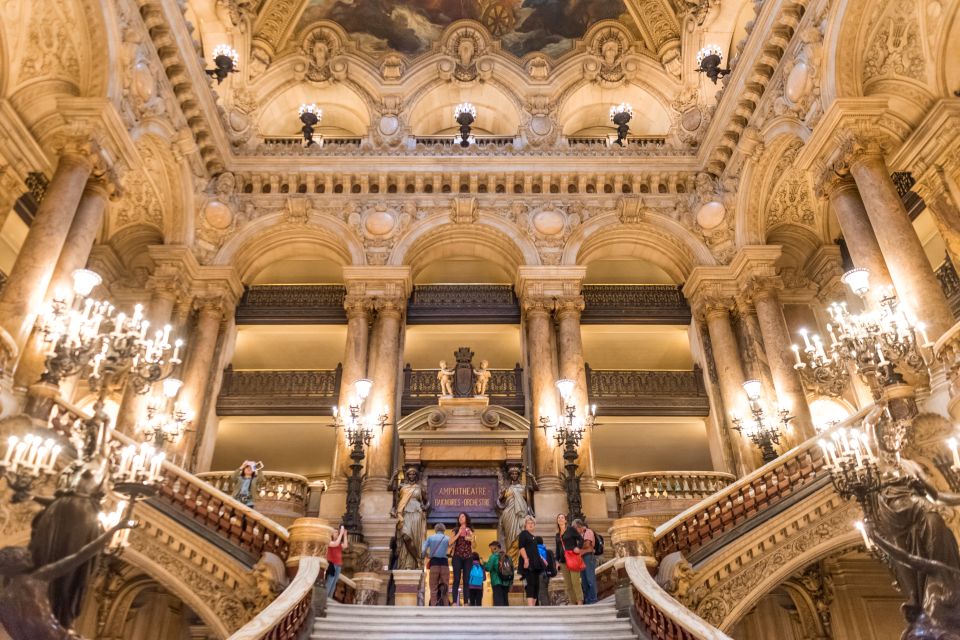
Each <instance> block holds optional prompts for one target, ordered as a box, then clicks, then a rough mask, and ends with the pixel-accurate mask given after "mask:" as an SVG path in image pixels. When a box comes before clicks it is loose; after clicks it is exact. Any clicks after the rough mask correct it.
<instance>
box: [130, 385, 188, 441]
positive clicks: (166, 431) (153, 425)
mask: <svg viewBox="0 0 960 640" xmlns="http://www.w3.org/2000/svg"><path fill="white" fill-rule="evenodd" d="M182 384H183V382H181V381H180V380H177V379H176V378H167V379H166V380H164V381H163V385H162V393H161V394H160V395H152V396H151V397H150V399H149V400H147V411H146V419H145V420H144V421H142V422H141V423H140V425H139V426H138V431H139V432H140V434H141V435H142V436H143V438H144V439H145V440H148V441H149V440H152V441H153V445H154V446H155V447H156V448H157V449H162V448H163V446H164V443H167V442H169V443H171V444H172V443H174V442H176V441H177V440H179V439H180V437H181V436H182V435H183V434H184V432H186V431H187V427H189V426H190V418H189V416H188V415H187V412H186V411H184V410H183V409H182V408H181V407H180V403H179V402H177V400H176V398H177V394H178V393H179V391H180V387H181V385H182Z"/></svg>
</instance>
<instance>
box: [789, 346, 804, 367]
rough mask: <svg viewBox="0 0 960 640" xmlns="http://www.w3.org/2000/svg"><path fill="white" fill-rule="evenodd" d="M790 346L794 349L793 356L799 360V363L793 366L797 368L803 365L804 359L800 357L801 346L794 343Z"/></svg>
mask: <svg viewBox="0 0 960 640" xmlns="http://www.w3.org/2000/svg"><path fill="white" fill-rule="evenodd" d="M790 348H791V349H793V357H794V358H795V359H796V361H797V363H796V364H795V365H793V366H794V367H796V368H799V367H802V366H803V360H801V359H800V347H798V346H797V345H792V346H791V347H790Z"/></svg>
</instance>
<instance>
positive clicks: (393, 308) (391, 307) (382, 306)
mask: <svg viewBox="0 0 960 640" xmlns="http://www.w3.org/2000/svg"><path fill="white" fill-rule="evenodd" d="M373 309H374V310H375V311H376V312H377V314H378V315H380V316H385V317H391V316H392V317H396V318H402V317H403V314H404V312H405V311H406V310H407V299H406V297H401V296H383V297H378V298H376V299H374V300H373Z"/></svg>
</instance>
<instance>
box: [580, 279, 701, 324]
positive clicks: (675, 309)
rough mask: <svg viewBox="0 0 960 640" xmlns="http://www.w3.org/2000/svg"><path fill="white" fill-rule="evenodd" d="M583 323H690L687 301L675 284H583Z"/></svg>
mask: <svg viewBox="0 0 960 640" xmlns="http://www.w3.org/2000/svg"><path fill="white" fill-rule="evenodd" d="M583 298H584V302H585V303H586V308H585V309H584V310H583V316H582V318H581V322H583V323H584V324H690V305H689V304H688V303H687V299H686V298H685V297H684V296H683V292H682V291H681V290H680V287H678V286H676V285H672V284H671V285H659V284H640V285H620V284H589V285H583Z"/></svg>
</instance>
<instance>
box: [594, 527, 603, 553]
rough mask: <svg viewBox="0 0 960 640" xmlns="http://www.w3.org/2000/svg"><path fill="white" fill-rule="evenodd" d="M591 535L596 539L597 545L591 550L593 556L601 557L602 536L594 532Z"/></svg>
mask: <svg viewBox="0 0 960 640" xmlns="http://www.w3.org/2000/svg"><path fill="white" fill-rule="evenodd" d="M593 535H594V537H596V539H597V543H596V545H595V546H594V548H593V554H594V555H596V556H602V555H603V536H602V535H600V534H599V533H597V532H596V531H594V532H593Z"/></svg>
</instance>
